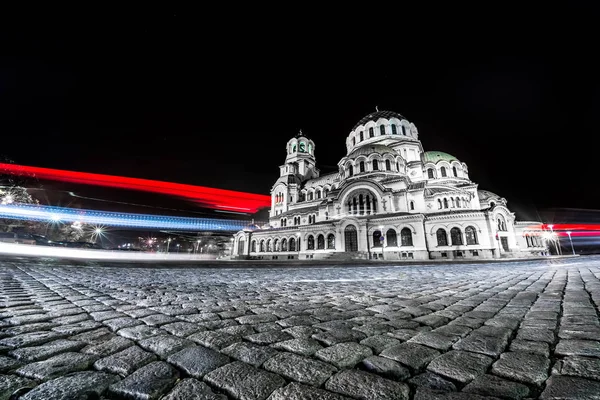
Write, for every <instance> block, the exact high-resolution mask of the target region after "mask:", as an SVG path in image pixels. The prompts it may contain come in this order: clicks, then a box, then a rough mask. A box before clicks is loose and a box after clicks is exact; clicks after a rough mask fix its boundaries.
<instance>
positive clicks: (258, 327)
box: [250, 322, 283, 333]
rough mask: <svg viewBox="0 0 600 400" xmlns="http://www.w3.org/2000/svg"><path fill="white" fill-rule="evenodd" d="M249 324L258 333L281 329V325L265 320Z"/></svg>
mask: <svg viewBox="0 0 600 400" xmlns="http://www.w3.org/2000/svg"><path fill="white" fill-rule="evenodd" d="M250 326H251V327H252V328H253V329H254V330H255V331H256V332H258V333H261V332H270V331H281V330H283V328H282V327H281V325H278V324H276V323H275V322H265V323H262V324H253V325H250Z"/></svg>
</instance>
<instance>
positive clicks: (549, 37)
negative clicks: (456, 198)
mask: <svg viewBox="0 0 600 400" xmlns="http://www.w3.org/2000/svg"><path fill="white" fill-rule="evenodd" d="M240 11H241V12H240V14H241V15H236V16H233V15H230V14H228V15H227V16H226V17H225V16H223V14H215V15H213V14H210V13H208V11H207V10H204V11H188V10H185V11H184V10H158V11H156V10H151V11H146V12H143V13H141V12H140V13H128V12H122V13H114V14H118V15H119V17H118V18H114V19H113V18H111V17H112V16H113V13H108V14H106V15H104V14H94V16H93V17H90V19H89V20H83V19H79V20H78V23H77V24H71V23H69V22H65V23H62V22H60V23H59V22H56V21H55V22H56V23H54V24H40V25H37V24H32V25H28V26H21V27H19V28H14V29H5V30H4V32H3V35H2V39H1V40H2V49H3V50H2V52H1V53H0V54H1V55H0V129H1V137H2V142H1V143H2V144H1V145H0V153H1V154H2V155H3V156H6V157H9V158H11V159H12V160H14V161H15V162H16V163H17V164H24V165H33V166H40V167H48V168H59V169H71V170H77V171H85V172H95V173H105V174H114V175H122V176H132V177H140V178H148V179H158V180H165V181H173V182H181V183H189V184H197V185H204V186H211V187H219V188H225V189H234V190H241V191H249V192H254V193H264V194H268V193H269V190H270V188H271V185H272V184H273V182H274V181H275V179H276V178H277V177H278V166H279V165H280V164H282V163H283V161H284V158H285V145H286V142H287V141H288V140H289V138H291V137H292V136H294V135H295V134H296V133H297V132H298V130H299V129H302V131H303V132H304V133H305V134H306V135H308V136H309V137H310V138H312V139H313V140H314V141H315V143H316V149H315V150H316V157H317V164H318V166H319V167H320V169H321V171H322V173H327V172H332V171H335V170H336V169H337V162H338V161H339V159H340V158H342V157H343V156H344V155H345V138H346V136H347V135H348V133H349V132H350V130H351V129H352V127H353V126H354V124H355V123H356V122H357V121H358V120H359V119H360V118H361V117H363V116H364V115H366V114H369V113H371V112H373V111H375V106H378V107H379V109H380V110H393V111H397V112H399V113H401V114H402V115H404V116H405V117H406V118H407V119H408V120H409V121H411V122H414V123H415V124H416V125H417V128H418V129H419V134H420V139H421V141H422V143H423V146H424V148H425V150H426V151H427V150H439V151H444V152H447V153H450V154H452V155H454V156H456V157H457V158H459V159H460V160H461V161H464V162H466V163H467V165H468V166H469V172H470V177H471V179H472V180H473V181H475V182H477V183H479V187H480V189H486V190H490V191H493V192H495V193H498V194H499V195H501V196H503V197H505V198H506V199H507V200H508V205H509V207H510V208H511V209H512V210H513V211H516V212H517V215H518V217H520V218H527V219H529V218H538V212H543V211H544V210H547V209H554V208H561V209H562V208H581V209H594V210H595V209H599V208H600V207H598V204H599V202H600V189H599V188H598V178H597V173H598V167H597V159H598V155H597V153H598V144H599V141H598V139H597V138H598V136H599V134H600V132H599V129H598V127H599V126H600V118H599V115H600V114H599V110H600V83H599V74H600V72H599V71H600V62H599V61H597V59H598V54H597V53H598V45H597V37H598V35H597V29H596V28H595V27H596V25H597V20H598V19H597V18H598V14H597V12H596V10H592V9H588V8H585V7H578V8H570V9H563V10H546V11H544V13H543V14H542V13H541V11H539V12H538V10H527V15H525V16H523V15H520V12H521V11H524V10H519V12H512V11H511V12H507V14H506V15H499V14H497V13H490V12H487V11H481V14H480V17H478V18H474V17H470V16H468V15H466V14H465V13H464V10H457V9H454V8H452V9H450V8H449V9H447V10H440V13H439V15H437V16H431V15H429V14H427V13H426V12H425V10H423V12H421V13H420V14H419V16H420V18H419V19H418V20H417V18H394V19H392V18H391V16H390V15H389V14H388V13H386V12H384V13H378V15H379V16H378V17H377V18H384V19H388V22H387V23H382V22H378V21H377V18H374V19H372V20H368V21H367V20H366V17H365V20H360V21H357V20H356V18H358V17H357V16H354V17H352V18H351V17H350V16H341V15H337V16H336V14H335V13H333V12H332V13H328V12H322V13H320V15H319V17H318V18H317V19H315V20H307V19H305V18H304V17H303V16H300V15H298V14H296V13H294V17H290V14H288V16H287V17H286V18H271V17H267V16H264V19H254V18H252V19H251V18H246V17H245V16H244V12H243V10H240ZM253 11H258V10H253ZM271 11H272V10H271ZM513 11H514V10H513ZM306 14H308V15H310V14H311V13H310V12H306ZM391 14H393V13H391ZM219 16H220V17H219ZM352 21H357V22H352ZM89 190H90V189H88V188H78V189H77V193H89ZM93 194H94V196H96V195H103V196H106V198H107V199H109V197H110V199H111V200H115V199H118V200H123V199H125V200H126V199H128V198H129V196H133V195H132V194H129V193H125V192H119V191H107V192H102V193H100V194H98V192H97V191H96V192H95V193H93ZM145 199H146V201H148V202H152V201H157V202H160V201H162V200H160V199H159V200H156V199H155V200H151V199H150V197H146V198H145ZM137 201H142V202H143V201H145V200H144V199H140V198H139V196H138V197H136V202H137ZM80 206H85V204H82V205H80ZM95 206H97V207H100V206H98V205H95Z"/></svg>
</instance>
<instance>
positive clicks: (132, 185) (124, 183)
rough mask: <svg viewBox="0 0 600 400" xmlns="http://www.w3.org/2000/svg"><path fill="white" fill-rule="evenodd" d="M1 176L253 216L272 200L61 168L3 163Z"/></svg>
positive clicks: (242, 193)
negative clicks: (162, 197) (161, 197)
mask: <svg viewBox="0 0 600 400" xmlns="http://www.w3.org/2000/svg"><path fill="white" fill-rule="evenodd" d="M0 173H1V174H10V175H17V176H30V177H36V178H39V179H48V180H55V181H61V182H70V183H79V184H84V185H93V186H102V187H113V188H120V189H130V190H138V191H143V192H152V193H160V194H168V195H171V196H177V197H181V198H185V199H188V200H192V201H195V202H197V203H199V204H200V205H202V206H205V207H208V208H213V209H219V210H227V211H236V212H243V213H251V214H252V213H255V212H257V211H258V210H259V209H261V208H265V207H269V206H270V205H271V198H270V196H266V195H261V194H254V193H245V192H237V191H234V190H226V189H215V188H209V187H204V186H194V185H186V184H182V183H171V182H163V181H155V180H150V179H140V178H127V177H124V176H114V175H103V174H93V173H88V172H76V171H65V170H60V169H51V168H40V167H29V166H25V165H15V164H5V163H0Z"/></svg>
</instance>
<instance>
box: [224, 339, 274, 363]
mask: <svg viewBox="0 0 600 400" xmlns="http://www.w3.org/2000/svg"><path fill="white" fill-rule="evenodd" d="M221 353H223V354H226V355H228V356H230V357H232V358H234V359H236V360H239V361H243V362H245V363H247V364H250V365H252V366H254V367H257V368H258V367H260V366H261V365H262V364H263V363H264V362H265V361H267V360H268V359H269V358H271V357H273V356H275V355H276V354H278V353H279V352H278V351H277V350H275V349H273V348H271V347H268V346H261V345H258V344H254V343H244V342H242V343H234V344H232V345H231V346H228V347H225V348H223V349H222V350H221Z"/></svg>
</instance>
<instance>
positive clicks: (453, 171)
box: [452, 167, 458, 177]
mask: <svg viewBox="0 0 600 400" xmlns="http://www.w3.org/2000/svg"><path fill="white" fill-rule="evenodd" d="M452 174H453V175H454V176H455V177H457V176H458V172H457V171H456V167H452Z"/></svg>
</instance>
